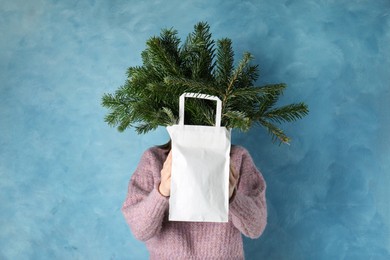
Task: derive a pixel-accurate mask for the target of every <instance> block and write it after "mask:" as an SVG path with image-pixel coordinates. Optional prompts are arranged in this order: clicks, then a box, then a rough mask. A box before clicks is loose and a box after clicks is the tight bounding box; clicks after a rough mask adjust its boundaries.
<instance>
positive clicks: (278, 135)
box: [259, 119, 290, 144]
mask: <svg viewBox="0 0 390 260" xmlns="http://www.w3.org/2000/svg"><path fill="white" fill-rule="evenodd" d="M259 123H260V125H262V126H263V127H265V128H266V129H267V130H268V133H269V134H270V135H271V137H272V141H273V142H276V141H277V140H279V141H280V143H286V144H289V142H290V138H289V137H287V135H286V134H285V133H284V132H283V130H281V129H280V128H278V127H276V126H275V125H274V124H272V123H270V122H267V121H266V120H263V119H261V120H259Z"/></svg>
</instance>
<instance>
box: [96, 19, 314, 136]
mask: <svg viewBox="0 0 390 260" xmlns="http://www.w3.org/2000/svg"><path fill="white" fill-rule="evenodd" d="M211 36H212V35H211V33H210V27H209V25H208V24H207V23H205V22H200V23H198V24H196V25H195V26H194V31H193V32H192V33H190V34H189V35H188V37H187V38H186V40H185V42H184V43H183V44H181V42H180V39H179V38H178V36H177V31H176V30H174V29H164V30H162V32H161V34H160V36H155V37H151V38H150V39H149V40H148V41H147V42H146V45H147V48H146V49H145V50H144V51H143V52H142V54H141V56H142V61H143V65H142V66H136V67H130V68H129V69H128V71H127V76H128V77H127V80H126V82H125V84H124V85H123V86H121V87H120V88H119V89H118V90H116V91H115V93H114V94H104V95H103V98H102V105H103V106H104V107H106V108H108V109H109V113H108V115H107V116H106V117H105V121H106V122H107V123H108V124H109V125H111V126H117V128H118V130H119V131H124V130H125V129H127V128H128V127H134V128H135V129H136V131H137V132H138V133H146V132H148V131H150V130H154V129H156V128H157V127H158V126H167V125H172V124H176V123H177V121H178V115H179V97H180V95H181V94H183V93H184V92H195V93H202V94H209V95H213V96H218V97H219V98H220V99H221V100H222V125H223V126H226V127H227V128H238V129H240V130H242V131H247V130H248V129H249V128H250V127H251V126H252V125H253V124H254V123H257V124H260V125H261V126H263V127H265V128H266V129H267V130H268V132H269V133H270V134H271V136H272V137H273V140H274V141H276V140H280V141H281V142H285V143H287V142H288V141H289V138H288V137H287V136H286V134H285V133H284V132H283V131H282V130H281V129H280V128H279V127H278V126H276V125H275V123H278V124H280V123H282V122H291V121H295V120H297V119H300V118H302V117H303V116H305V115H307V113H308V107H307V105H306V104H304V103H296V104H289V105H286V106H282V107H275V104H276V102H277V101H278V99H279V97H280V95H281V94H282V93H283V90H284V89H285V88H286V85H285V84H272V85H265V86H255V82H256V81H257V79H258V77H259V74H258V66H257V65H251V64H250V62H251V60H252V59H253V57H252V55H251V54H250V53H244V55H243V58H242V60H241V61H240V62H239V63H238V65H237V66H236V67H235V66H234V53H233V49H232V41H231V40H230V39H228V38H223V39H219V40H217V41H216V42H215V41H214V40H213V39H212V38H211ZM214 120H215V104H214V102H210V101H209V100H201V99H187V101H186V112H185V123H186V124H194V125H213V124H214Z"/></svg>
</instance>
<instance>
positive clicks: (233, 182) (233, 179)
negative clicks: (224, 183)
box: [229, 165, 240, 199]
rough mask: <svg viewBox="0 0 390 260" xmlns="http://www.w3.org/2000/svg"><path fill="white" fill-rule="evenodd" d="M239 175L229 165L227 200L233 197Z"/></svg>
mask: <svg viewBox="0 0 390 260" xmlns="http://www.w3.org/2000/svg"><path fill="white" fill-rule="evenodd" d="M239 177H240V176H239V174H238V172H237V171H236V170H234V168H233V166H232V165H230V174H229V199H230V198H231V197H232V196H233V193H234V190H235V189H236V187H237V183H238V178H239Z"/></svg>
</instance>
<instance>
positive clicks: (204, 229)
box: [122, 146, 267, 260]
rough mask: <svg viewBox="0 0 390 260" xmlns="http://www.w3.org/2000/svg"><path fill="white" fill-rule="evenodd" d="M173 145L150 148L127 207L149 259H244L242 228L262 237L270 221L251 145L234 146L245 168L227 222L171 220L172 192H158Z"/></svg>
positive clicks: (235, 158)
mask: <svg viewBox="0 0 390 260" xmlns="http://www.w3.org/2000/svg"><path fill="white" fill-rule="evenodd" d="M167 155H168V151H167V150H164V149H161V148H158V147H153V148H150V149H148V150H147V151H145V153H144V154H143V156H142V159H141V162H140V163H139V165H138V167H137V169H136V171H135V172H134V174H133V175H132V177H131V180H130V183H129V189H128V194H127V197H126V200H125V202H124V204H123V207H122V212H123V214H124V216H125V219H126V221H127V223H128V224H129V226H130V229H131V230H132V232H133V234H134V236H135V237H136V238H137V239H139V240H142V241H144V242H145V244H146V246H147V248H148V250H149V252H150V259H159V260H163V259H170V260H171V259H224V260H225V259H244V252H243V244H242V237H241V233H242V234H243V235H245V236H248V237H250V238H257V237H259V236H260V235H261V234H262V232H263V230H264V228H265V226H266V222H267V206H266V199H265V188H266V186H265V182H264V179H263V177H262V175H261V173H260V172H259V171H258V170H257V168H256V166H255V165H254V163H253V161H252V158H251V157H250V155H249V153H248V151H247V150H245V149H244V148H242V147H239V146H232V148H231V154H230V156H231V159H230V160H231V164H232V166H233V167H234V168H235V170H236V171H238V172H239V173H240V179H239V182H238V186H237V190H236V193H235V195H233V196H234V197H232V198H231V200H230V204H229V222H228V223H206V222H178V221H168V208H169V207H168V203H169V198H166V197H164V196H162V195H161V194H160V193H159V192H158V186H159V184H160V171H161V169H162V166H163V163H164V161H165V159H166V157H167Z"/></svg>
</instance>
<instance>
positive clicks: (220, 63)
mask: <svg viewBox="0 0 390 260" xmlns="http://www.w3.org/2000/svg"><path fill="white" fill-rule="evenodd" d="M233 62H234V52H233V48H232V41H231V40H230V39H228V38H224V39H221V40H218V41H217V56H216V70H215V79H216V81H217V83H218V85H219V86H220V87H224V86H227V85H228V84H229V79H230V77H231V75H232V72H233Z"/></svg>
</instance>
